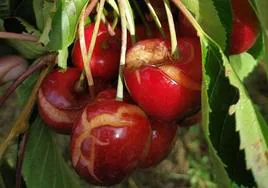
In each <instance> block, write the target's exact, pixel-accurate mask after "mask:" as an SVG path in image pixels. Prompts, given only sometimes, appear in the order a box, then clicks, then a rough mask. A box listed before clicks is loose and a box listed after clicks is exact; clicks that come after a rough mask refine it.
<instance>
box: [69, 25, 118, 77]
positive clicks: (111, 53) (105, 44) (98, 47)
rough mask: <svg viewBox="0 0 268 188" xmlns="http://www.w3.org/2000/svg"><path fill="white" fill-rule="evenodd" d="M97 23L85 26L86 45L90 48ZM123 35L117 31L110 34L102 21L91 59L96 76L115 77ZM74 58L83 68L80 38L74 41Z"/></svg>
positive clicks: (91, 66)
mask: <svg viewBox="0 0 268 188" xmlns="http://www.w3.org/2000/svg"><path fill="white" fill-rule="evenodd" d="M94 26H95V24H94V23H93V24H90V25H88V26H86V27H85V41H86V47H87V49H88V48H89V45H90V41H91V37H92V33H93V29H94ZM120 50H121V37H120V33H119V32H118V31H116V34H115V35H114V36H110V34H109V32H108V30H107V28H106V26H105V24H103V23H101V24H100V27H99V31H98V35H97V39H96V44H95V48H94V51H93V54H92V58H91V61H90V68H91V72H92V75H93V77H94V78H101V79H106V80H110V79H113V78H115V76H116V75H117V72H118V66H119V62H120ZM72 60H73V62H74V64H75V66H76V67H79V68H80V69H83V67H84V65H83V59H82V55H81V49H80V44H79V40H76V41H75V42H74V47H73V51H72Z"/></svg>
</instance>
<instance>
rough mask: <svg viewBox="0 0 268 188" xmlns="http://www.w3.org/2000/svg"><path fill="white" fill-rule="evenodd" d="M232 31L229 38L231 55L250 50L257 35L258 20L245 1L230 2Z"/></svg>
mask: <svg viewBox="0 0 268 188" xmlns="http://www.w3.org/2000/svg"><path fill="white" fill-rule="evenodd" d="M232 10H233V23H232V26H233V30H232V36H231V49H230V52H231V54H239V53H242V52H245V51H247V50H248V49H250V48H251V47H252V46H253V45H254V43H255V42H256V40H257V36H258V33H259V30H260V28H259V23H258V19H257V17H256V15H255V13H254V11H253V9H252V7H251V6H250V4H249V2H248V1H245V0H232Z"/></svg>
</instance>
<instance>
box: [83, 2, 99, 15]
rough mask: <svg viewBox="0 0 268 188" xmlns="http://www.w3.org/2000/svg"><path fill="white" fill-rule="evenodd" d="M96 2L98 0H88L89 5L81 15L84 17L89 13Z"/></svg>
mask: <svg viewBox="0 0 268 188" xmlns="http://www.w3.org/2000/svg"><path fill="white" fill-rule="evenodd" d="M97 3H98V0H92V1H90V3H89V5H88V6H87V8H86V10H85V14H84V16H82V17H84V18H85V19H86V18H87V17H88V16H89V15H90V13H91V12H92V10H93V9H94V8H95V7H96V5H97Z"/></svg>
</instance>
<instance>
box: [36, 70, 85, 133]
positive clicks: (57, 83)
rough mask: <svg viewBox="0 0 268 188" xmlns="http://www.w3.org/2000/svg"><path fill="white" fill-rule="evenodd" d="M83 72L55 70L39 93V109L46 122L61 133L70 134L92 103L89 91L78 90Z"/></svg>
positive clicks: (46, 79) (44, 82)
mask: <svg viewBox="0 0 268 188" xmlns="http://www.w3.org/2000/svg"><path fill="white" fill-rule="evenodd" d="M80 75H81V71H80V69H78V68H68V69H67V70H66V71H63V70H53V71H52V72H51V73H50V74H48V75H47V76H46V78H45V79H44V80H43V82H42V84H41V86H40V89H39V91H38V98H37V99H38V100H37V101H38V109H39V114H40V116H41V118H42V119H43V120H44V122H45V123H46V124H47V125H48V126H50V127H51V128H53V129H54V130H56V131H57V132H59V133H66V134H67V133H70V132H71V129H72V126H73V122H74V121H75V120H76V119H77V117H78V116H79V115H80V113H81V110H82V109H83V107H85V106H86V104H87V103H88V102H89V101H90V96H89V94H88V91H87V90H86V89H85V90H81V91H79V90H77V88H76V86H77V83H78V81H79V78H80Z"/></svg>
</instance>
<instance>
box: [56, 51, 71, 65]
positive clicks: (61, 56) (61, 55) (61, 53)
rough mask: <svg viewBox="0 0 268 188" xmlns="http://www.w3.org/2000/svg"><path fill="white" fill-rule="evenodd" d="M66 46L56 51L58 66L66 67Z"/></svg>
mask: <svg viewBox="0 0 268 188" xmlns="http://www.w3.org/2000/svg"><path fill="white" fill-rule="evenodd" d="M68 55H69V54H68V48H65V49H62V50H59V53H58V66H59V67H61V68H62V69H66V68H67V59H68Z"/></svg>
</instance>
